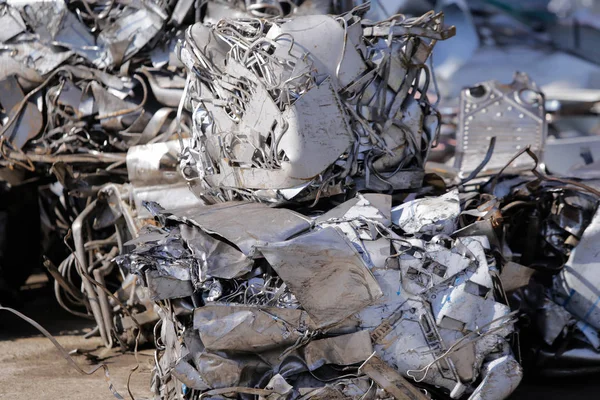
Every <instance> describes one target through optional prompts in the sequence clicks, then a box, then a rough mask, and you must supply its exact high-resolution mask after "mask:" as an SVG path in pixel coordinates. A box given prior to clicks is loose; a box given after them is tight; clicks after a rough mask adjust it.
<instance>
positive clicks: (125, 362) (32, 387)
mask: <svg viewBox="0 0 600 400" xmlns="http://www.w3.org/2000/svg"><path fill="white" fill-rule="evenodd" d="M44 281H46V279H45V277H44V276H43V275H42V276H36V277H33V278H30V279H29V280H28V285H27V286H26V289H25V290H24V292H23V293H22V294H23V296H22V298H23V299H25V302H24V303H23V304H22V306H21V307H19V311H21V312H22V313H24V314H25V315H27V316H29V317H31V318H33V319H34V320H35V321H37V322H38V323H39V324H41V325H42V326H43V327H45V328H46V329H47V330H48V331H49V332H50V333H51V334H52V335H53V336H54V337H55V338H56V339H57V340H58V342H59V343H60V344H61V345H62V346H63V347H65V348H66V349H67V350H68V351H73V350H77V353H76V354H74V355H73V358H74V359H75V361H76V362H77V363H78V364H79V365H80V366H81V367H82V369H84V370H86V371H87V370H90V369H91V367H92V366H93V365H95V363H97V362H103V363H105V364H106V365H108V368H109V373H110V376H111V379H112V382H113V384H114V385H115V387H116V390H117V392H118V393H119V394H120V395H121V396H123V398H124V399H128V398H130V397H129V395H128V393H127V377H128V376H129V373H130V370H131V369H132V368H133V367H135V366H136V365H137V362H136V359H135V357H134V355H133V353H125V354H123V353H120V352H118V351H115V350H111V351H107V350H106V349H105V348H104V347H103V346H102V343H101V340H100V338H99V337H92V338H90V339H85V338H84V337H83V335H84V334H85V333H87V332H89V331H90V330H91V328H92V327H93V326H94V324H93V323H92V322H91V321H86V320H83V319H81V318H78V317H75V316H72V315H71V314H69V313H67V312H66V311H64V310H63V309H62V308H61V307H60V306H59V305H58V304H57V303H56V301H55V300H54V294H53V292H52V290H51V287H50V285H48V283H47V282H44ZM86 354H88V355H87V356H86ZM153 354H154V353H153V351H152V350H151V349H145V350H141V351H139V352H138V360H139V362H140V367H139V368H138V370H137V371H136V372H134V373H133V375H132V376H131V384H130V389H131V392H132V394H133V396H134V398H135V399H136V400H142V399H151V398H152V397H151V393H150V390H149V386H150V371H151V368H152V365H153ZM0 399H3V400H4V399H7V400H8V399H10V400H31V399H35V400H58V399H61V400H81V399H86V400H95V399H114V397H113V395H112V393H111V392H110V390H109V388H108V383H107V381H106V380H105V378H104V372H103V370H102V369H100V370H98V371H96V372H95V373H94V374H93V375H82V374H80V373H79V372H77V371H76V370H75V369H74V368H73V367H72V366H71V365H69V364H68V362H67V361H66V360H65V359H64V358H63V357H62V356H61V355H60V353H59V352H58V351H57V350H56V348H55V347H54V345H53V344H52V343H51V342H50V341H49V340H48V339H46V338H45V337H44V336H42V335H41V334H40V333H39V332H38V331H37V330H36V329H35V328H33V327H32V326H31V325H29V324H28V323H26V322H24V321H22V320H20V319H19V318H17V317H16V316H13V315H12V314H10V313H8V312H6V311H0Z"/></svg>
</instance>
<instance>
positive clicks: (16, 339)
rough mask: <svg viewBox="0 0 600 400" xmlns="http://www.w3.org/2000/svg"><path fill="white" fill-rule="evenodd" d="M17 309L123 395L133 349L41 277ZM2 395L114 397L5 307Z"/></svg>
mask: <svg viewBox="0 0 600 400" xmlns="http://www.w3.org/2000/svg"><path fill="white" fill-rule="evenodd" d="M22 294H23V296H22V297H23V299H24V303H23V304H22V305H21V306H20V307H19V311H21V312H23V313H24V314H26V315H28V316H29V317H31V318H33V319H34V320H35V321H37V322H38V323H40V324H41V325H42V326H44V327H45V328H46V329H47V330H48V331H50V333H52V335H54V336H55V338H56V339H57V340H58V341H59V342H60V343H61V344H62V345H63V347H65V348H66V349H67V350H68V351H72V350H77V353H76V354H75V355H73V358H74V359H75V361H76V362H77V363H79V365H80V366H81V367H82V368H83V369H84V370H89V369H90V368H91V367H92V366H93V365H95V364H96V363H97V362H103V363H105V364H106V365H108V368H109V372H110V376H111V379H112V382H113V384H114V385H115V387H116V390H117V391H118V392H119V393H120V394H121V396H123V398H125V399H130V398H131V397H130V396H129V395H128V392H127V377H128V375H129V373H130V371H131V369H132V368H133V367H135V366H136V365H137V362H136V360H135V357H134V355H133V353H125V354H123V353H120V352H119V351H116V350H110V351H107V350H105V349H104V347H103V346H102V344H101V341H100V339H99V338H98V337H94V338H91V339H84V338H83V335H84V334H85V333H86V332H89V331H90V330H91V328H92V327H93V326H94V324H93V323H92V322H91V321H86V320H82V319H81V318H78V317H75V316H72V315H71V314H69V313H67V312H66V311H64V310H63V309H62V308H60V306H59V305H58V304H57V303H56V301H55V300H54V294H53V292H52V288H51V286H50V285H49V284H48V282H47V280H46V279H45V276H43V275H42V276H37V277H33V278H30V280H29V281H28V285H27V286H26V287H25V289H24V292H23V293H22ZM138 359H139V362H140V368H139V369H138V370H137V371H136V372H134V373H133V375H132V377H131V384H130V389H131V392H132V394H133V398H134V399H135V400H143V399H151V398H152V396H151V393H150V391H149V386H150V376H151V374H150V372H151V369H152V365H153V350H152V349H144V350H140V351H139V352H138ZM599 392H600V380H598V379H593V378H592V379H588V380H578V381H573V380H548V381H546V382H536V383H530V382H526V383H524V384H522V385H521V386H520V387H519V388H518V389H517V391H516V392H515V393H514V394H513V395H512V396H511V400H536V399H544V400H546V399H547V400H559V399H560V400H563V399H579V400H586V399H597V398H598V393H599ZM0 399H2V400H4V399H7V400H8V399H10V400H30V399H35V400H57V399H61V400H81V399H85V400H96V399H107V400H109V399H114V397H113V395H112V393H111V392H110V391H109V389H108V383H107V382H106V381H105V379H104V374H103V371H102V369H100V370H98V371H97V372H96V373H95V374H93V375H90V376H86V375H81V374H79V373H78V372H77V371H76V370H75V369H74V368H73V367H71V366H70V365H69V364H68V363H67V361H66V360H65V359H64V358H62V356H61V355H60V353H59V352H58V351H57V350H56V348H55V347H54V346H53V345H52V343H51V342H50V341H49V340H48V339H46V338H45V337H43V336H42V335H41V334H40V333H39V332H38V331H37V330H36V329H35V328H33V327H32V326H31V325H29V324H27V323H26V322H24V321H22V320H20V319H19V318H17V317H15V316H13V315H12V314H10V313H8V312H6V311H0Z"/></svg>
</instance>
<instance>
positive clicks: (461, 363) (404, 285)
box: [120, 193, 521, 399]
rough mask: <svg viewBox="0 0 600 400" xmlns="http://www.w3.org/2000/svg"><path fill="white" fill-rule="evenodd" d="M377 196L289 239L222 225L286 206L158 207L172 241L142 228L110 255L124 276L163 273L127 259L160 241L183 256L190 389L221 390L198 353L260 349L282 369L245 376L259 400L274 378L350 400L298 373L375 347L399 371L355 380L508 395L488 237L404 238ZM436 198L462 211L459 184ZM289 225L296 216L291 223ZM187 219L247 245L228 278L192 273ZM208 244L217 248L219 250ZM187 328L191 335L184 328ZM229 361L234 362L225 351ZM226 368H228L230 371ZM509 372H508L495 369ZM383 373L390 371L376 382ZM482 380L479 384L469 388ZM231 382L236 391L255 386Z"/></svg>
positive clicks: (511, 366) (507, 328)
mask: <svg viewBox="0 0 600 400" xmlns="http://www.w3.org/2000/svg"><path fill="white" fill-rule="evenodd" d="M387 197H388V198H387V199H386V198H385V196H384V195H365V196H360V195H359V196H358V198H356V199H351V200H349V201H347V203H348V204H345V203H344V204H341V205H340V206H338V207H337V208H335V209H333V210H331V211H330V212H329V213H328V214H324V215H321V216H315V217H313V221H314V223H313V224H308V225H300V226H302V227H303V228H302V230H298V231H297V232H296V233H294V234H292V235H291V236H290V237H287V238H286V237H285V235H284V236H280V237H279V240H274V241H268V240H267V241H265V240H264V236H263V237H254V238H253V241H252V242H248V241H245V240H242V241H240V239H239V237H238V238H236V237H233V236H229V235H230V234H228V235H225V234H223V232H225V231H227V230H229V229H230V227H229V226H228V223H230V221H231V220H232V219H235V217H234V216H235V215H237V213H236V212H235V210H236V209H240V210H242V216H241V218H239V219H235V222H234V224H235V226H237V228H236V231H237V232H254V231H253V230H254V229H256V228H255V227H254V224H255V221H259V220H262V221H272V222H275V221H276V220H275V219H269V218H267V217H266V216H268V215H269V213H272V212H273V211H278V212H281V211H284V210H281V209H273V208H269V207H267V206H265V205H261V204H254V203H235V202H233V203H225V204H219V205H216V206H207V207H205V211H199V212H198V211H194V210H190V211H188V212H186V213H185V214H187V216H186V217H185V219H186V221H185V222H184V221H183V218H182V217H181V215H183V214H181V213H180V216H175V215H173V214H169V213H168V212H166V211H159V210H158V209H156V208H155V207H154V210H155V211H154V212H155V218H156V221H157V222H159V227H155V228H153V229H160V230H164V231H165V232H168V233H163V234H162V235H163V236H164V235H167V237H171V238H172V240H173V241H166V242H165V241H164V240H163V242H160V243H159V242H156V241H154V240H148V239H151V238H152V237H149V238H148V239H144V238H143V237H140V238H139V239H138V240H136V241H135V242H134V243H133V244H135V245H136V246H137V248H136V250H134V251H133V252H132V254H130V255H125V256H121V257H120V263H121V265H123V266H125V267H127V268H129V270H130V271H131V272H134V273H140V272H142V271H146V273H147V272H148V271H152V270H155V269H156V270H162V271H163V273H169V272H168V271H169V268H166V269H165V268H163V267H161V266H160V265H159V264H156V262H155V263H154V264H152V263H147V264H140V263H137V262H136V257H138V256H139V255H142V254H143V255H144V257H146V259H147V260H148V259H150V258H152V257H155V258H156V257H159V256H160V254H161V253H160V252H165V251H167V252H169V254H171V256H173V255H174V254H175V252H176V249H180V251H181V252H182V253H181V256H180V257H179V258H178V260H179V262H180V263H181V261H183V260H187V261H186V263H185V265H188V268H189V281H188V282H192V284H193V288H194V294H193V295H191V296H190V297H191V298H192V299H194V298H195V299H196V300H193V302H194V304H195V306H194V311H193V321H192V320H190V319H189V318H188V317H184V316H181V317H175V318H177V319H178V321H179V322H178V324H181V325H182V326H183V327H185V328H184V329H185V330H186V332H189V333H188V334H189V335H191V336H192V337H194V338H195V339H194V340H196V341H198V342H199V343H202V346H201V348H202V350H196V351H193V350H190V349H189V348H187V347H186V345H185V344H184V346H183V349H182V350H181V351H182V354H185V353H186V351H189V352H190V356H189V357H188V358H186V360H187V361H184V362H185V363H186V365H182V366H181V367H179V368H180V369H183V370H185V371H187V372H186V374H185V376H184V378H185V379H186V381H187V382H189V383H194V382H196V383H194V385H195V386H194V387H195V388H196V389H197V390H199V392H201V393H205V394H206V395H211V393H214V394H216V393H217V392H214V391H215V390H217V387H218V386H214V385H211V384H206V382H208V380H206V379H202V376H203V374H205V373H207V372H206V371H204V372H203V371H202V368H200V367H198V365H199V364H198V363H199V361H198V360H200V354H201V355H202V356H203V357H206V356H208V355H211V354H212V355H216V354H218V355H219V356H220V357H224V358H225V359H224V360H223V361H222V363H220V364H219V365H224V364H223V363H234V364H235V357H240V356H243V355H245V356H258V357H259V358H260V359H262V360H263V361H264V362H265V363H266V365H268V367H267V370H268V369H269V368H270V369H271V370H272V374H277V373H279V374H280V377H279V378H275V377H274V376H276V375H269V374H267V375H265V376H267V377H268V376H270V377H271V378H266V377H259V376H255V377H254V378H253V379H254V381H255V382H257V383H255V385H258V386H253V387H254V388H261V390H266V392H256V393H255V394H261V395H264V396H265V398H270V397H268V396H269V395H270V394H271V395H273V396H275V397H273V398H279V397H278V396H281V393H279V392H277V393H273V392H271V393H270V394H269V392H268V391H269V390H272V391H276V390H275V389H273V388H272V386H271V384H274V385H275V384H276V386H277V385H278V387H280V389H281V390H283V391H284V392H285V393H288V395H289V393H292V392H294V393H306V395H307V396H308V397H306V398H307V399H308V398H313V397H311V396H312V395H314V398H317V399H318V398H322V397H319V396H324V395H325V393H326V394H327V395H329V396H333V397H332V398H337V397H336V396H340V395H341V397H340V398H348V397H352V398H354V397H353V396H347V394H345V393H344V392H342V393H341V394H340V393H339V392H337V391H334V392H329V390H330V389H324V388H321V389H319V387H321V386H322V384H318V385H317V382H316V381H314V378H312V377H310V376H309V375H310V374H309V375H306V374H307V373H308V371H310V373H312V374H313V375H316V376H322V374H328V375H327V376H329V378H328V379H340V382H342V381H343V379H342V378H340V377H339V372H338V373H337V374H338V375H337V376H338V378H335V376H336V372H335V368H334V369H333V370H332V369H331V368H333V367H334V366H337V368H340V367H344V366H345V368H350V370H352V368H357V367H358V366H360V365H361V364H363V363H366V364H368V363H369V361H368V360H369V359H371V357H373V356H376V357H378V358H379V359H381V360H382V362H383V363H386V365H388V368H391V369H392V370H394V371H395V374H397V375H396V376H394V375H393V374H388V373H385V374H383V375H382V372H381V371H380V372H379V375H374V376H370V375H367V377H365V378H363V379H367V382H368V379H369V377H370V379H374V380H375V382H376V383H377V384H378V385H380V386H382V387H383V388H385V385H391V384H394V385H396V384H399V383H398V382H403V383H402V384H404V385H407V386H406V387H405V389H406V392H405V393H408V394H410V396H412V397H410V396H409V398H415V399H423V398H424V397H423V396H424V394H423V393H421V392H420V391H419V390H418V389H416V388H414V387H413V386H412V383H411V382H414V381H415V380H416V381H418V382H423V383H426V384H429V385H434V386H437V387H441V388H444V389H445V390H446V391H447V392H448V393H449V395H450V397H452V398H460V397H461V396H463V395H466V394H471V397H470V398H472V399H480V398H481V399H483V398H489V399H501V398H504V397H505V396H507V395H508V394H509V392H511V391H512V390H513V389H514V388H515V387H516V385H517V384H518V382H519V381H520V378H521V369H520V366H519V364H518V362H517V361H516V360H515V358H514V356H513V355H512V352H511V350H510V345H509V341H508V338H509V337H510V335H511V334H512V332H513V330H514V328H513V324H514V313H513V312H511V310H510V308H509V307H508V306H507V305H505V304H502V303H501V302H500V300H501V299H500V298H499V297H497V295H496V294H495V293H496V292H495V288H496V286H497V285H499V284H501V283H500V281H499V278H498V275H499V270H498V267H497V266H496V260H495V259H494V257H493V256H492V253H491V246H490V241H489V240H488V239H487V237H486V236H465V237H458V238H455V239H450V238H449V236H446V238H447V239H441V240H440V239H436V238H435V237H434V238H433V239H432V235H431V232H430V231H424V232H419V231H418V230H417V231H415V232H413V233H412V234H411V236H401V235H398V234H397V233H395V232H403V230H402V229H400V227H399V226H398V225H396V224H394V223H393V222H392V221H394V218H393V217H392V215H393V213H392V211H391V201H390V196H387ZM429 200H431V199H429ZM415 201H417V200H415ZM438 201H440V202H444V201H450V202H454V201H456V202H457V204H458V206H459V209H458V211H459V212H460V211H461V210H462V208H461V206H460V203H459V202H458V199H457V198H456V193H451V194H450V196H449V197H446V198H442V199H438ZM422 207H423V208H424V209H426V210H425V211H424V212H426V211H427V210H429V211H430V212H435V210H437V209H438V208H439V207H438V204H437V203H436V202H434V201H429V202H426V203H424V204H423V205H422ZM244 208H248V209H249V210H250V209H252V210H253V212H254V213H255V214H257V215H256V217H255V218H254V219H250V218H245V217H244V213H243V210H244ZM157 210H158V211H157ZM286 212H287V213H290V211H287V210H286ZM258 214H262V216H259V215H258ZM207 215H208V216H209V218H208V219H206V216H207ZM290 215H292V214H290ZM298 215H299V214H298ZM385 216H387V218H386V217H385ZM305 218H308V217H305ZM445 218H447V219H450V220H452V224H453V225H451V226H457V225H456V224H457V219H458V213H453V214H452V215H448V216H446V217H445ZM217 220H220V221H223V222H225V225H224V226H223V227H222V231H220V227H219V226H217V225H214V226H212V227H211V228H210V229H208V228H207V227H206V226H205V225H204V222H208V223H209V224H210V223H211V221H217ZM301 220H302V219H299V220H298V221H301ZM272 222H271V223H272ZM286 224H288V225H289V226H293V225H294V219H288V220H287V222H286ZM160 225H163V227H162V228H161V227H160ZM184 226H185V227H186V228H185V229H189V228H190V227H193V228H194V229H197V230H201V231H202V232H205V233H206V234H208V235H211V237H212V238H213V240H215V241H221V242H222V243H223V244H225V242H227V243H230V244H233V245H236V246H238V244H239V243H246V245H247V246H248V248H246V249H245V250H244V251H243V252H244V254H248V255H249V258H248V260H251V266H250V268H249V269H246V270H244V271H242V272H241V275H238V276H237V277H235V278H219V277H216V276H211V275H210V274H202V273H199V272H198V271H201V270H202V268H203V267H202V265H201V264H202V260H203V259H206V260H207V258H206V257H207V255H208V252H206V251H204V252H203V251H198V252H196V253H194V254H193V255H192V253H191V252H190V250H189V248H191V247H189V244H188V245H186V241H185V240H184V238H183V237H182V236H183V235H182V234H181V232H182V231H183V229H184ZM278 229H281V228H278ZM255 232H257V233H258V232H260V230H257V231H255ZM169 240H171V239H169ZM165 244H166V245H167V246H165ZM215 246H216V247H213V249H218V248H219V245H215ZM186 248H187V249H188V250H186ZM238 248H239V249H240V250H241V248H240V247H238ZM169 249H171V250H169ZM377 253H379V254H377ZM153 254H154V255H153ZM240 254H241V253H240ZM220 256H222V257H224V259H227V257H229V256H228V253H227V252H226V251H223V252H222V253H220V252H217V251H215V252H214V253H212V255H211V257H213V261H212V262H213V263H215V262H216V263H218V257H220ZM209 267H210V266H209ZM161 268H162V269H161ZM194 276H196V277H195V278H194ZM188 284H189V283H188ZM200 298H201V299H202V300H200ZM176 300H177V299H175V298H173V299H172V301H176ZM163 307H164V304H163ZM165 315H167V314H165ZM168 315H171V314H168ZM192 328H193V329H194V331H190V329H192ZM177 335H178V336H180V335H181V333H180V334H177ZM165 340H166V339H165V338H163V339H162V341H163V342H164V341H165ZM222 352H226V354H227V356H225V355H224V354H225V353H222ZM194 354H195V355H194ZM165 356H166V355H163V357H165ZM169 357H171V358H172V357H173V356H172V355H171V356H169ZM211 357H212V356H211ZM229 357H233V358H232V359H231V361H226V360H227V359H229ZM194 360H196V361H194ZM292 360H294V361H293V362H292ZM159 361H160V359H159ZM366 364H365V365H366ZM161 365H164V363H162V362H161ZM228 365H229V364H228ZM235 365H238V364H235ZM235 365H233V364H232V365H231V367H227V368H233V369H232V370H231V371H234V370H236V368H237V367H235ZM369 365H370V364H369ZM366 369H368V368H366ZM350 370H349V371H350ZM508 370H510V371H511V372H510V373H504V372H499V371H508ZM282 371H288V372H285V373H284V372H282ZM164 372H166V370H162V372H161V374H164ZM263 372H264V371H263ZM388 372H389V371H388ZM157 373H158V372H157ZM371 373H373V374H375V370H372V371H371ZM331 374H333V375H331ZM234 375H235V374H234ZM161 376H162V377H160V376H157V379H159V378H160V379H164V380H165V382H171V381H170V380H169V378H167V377H166V375H161ZM235 376H238V375H235ZM382 376H383V377H387V378H385V379H388V380H389V381H378V380H377V379H383V378H382ZM402 376H403V377H404V378H402ZM190 377H193V379H190ZM376 377H377V378H376ZM480 379H481V380H482V382H485V383H483V384H481V386H479V387H477V382H479V380H480ZM259 381H260V382H262V383H260V384H259V383H258V382H259ZM359 381H360V379H359ZM182 382H184V381H182ZM197 382H204V383H202V384H198V383H197ZM267 382H268V383H267ZM499 382H502V383H501V384H499ZM169 384H173V383H169ZM186 385H187V383H186ZM203 385H204V386H203ZM315 385H317V386H315ZM361 385H362V384H359V385H358V386H352V387H354V388H355V390H358V391H357V392H356V396H358V397H361V396H366V395H367V392H369V391H370V389H369V386H368V385H367V386H366V387H363V388H362V389H357V388H361V387H362V386H361ZM205 386H206V387H205ZM219 386H220V385H219ZM284 389H285V390H284ZM220 390H227V388H223V387H222V389H220ZM230 390H232V391H233V392H237V393H240V394H241V393H250V392H249V391H251V390H258V389H250V388H249V387H246V388H239V387H238V388H231V389H230ZM277 390H279V389H277ZM348 390H349V389H348ZM403 390H404V389H403ZM218 393H220V392H218ZM252 393H254V392H252ZM311 393H312V394H311ZM403 393H404V392H403ZM309 394H311V395H310V396H309ZM344 396H346V397H344ZM167 398H168V396H167ZM374 398H381V397H378V396H375V397H374Z"/></svg>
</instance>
